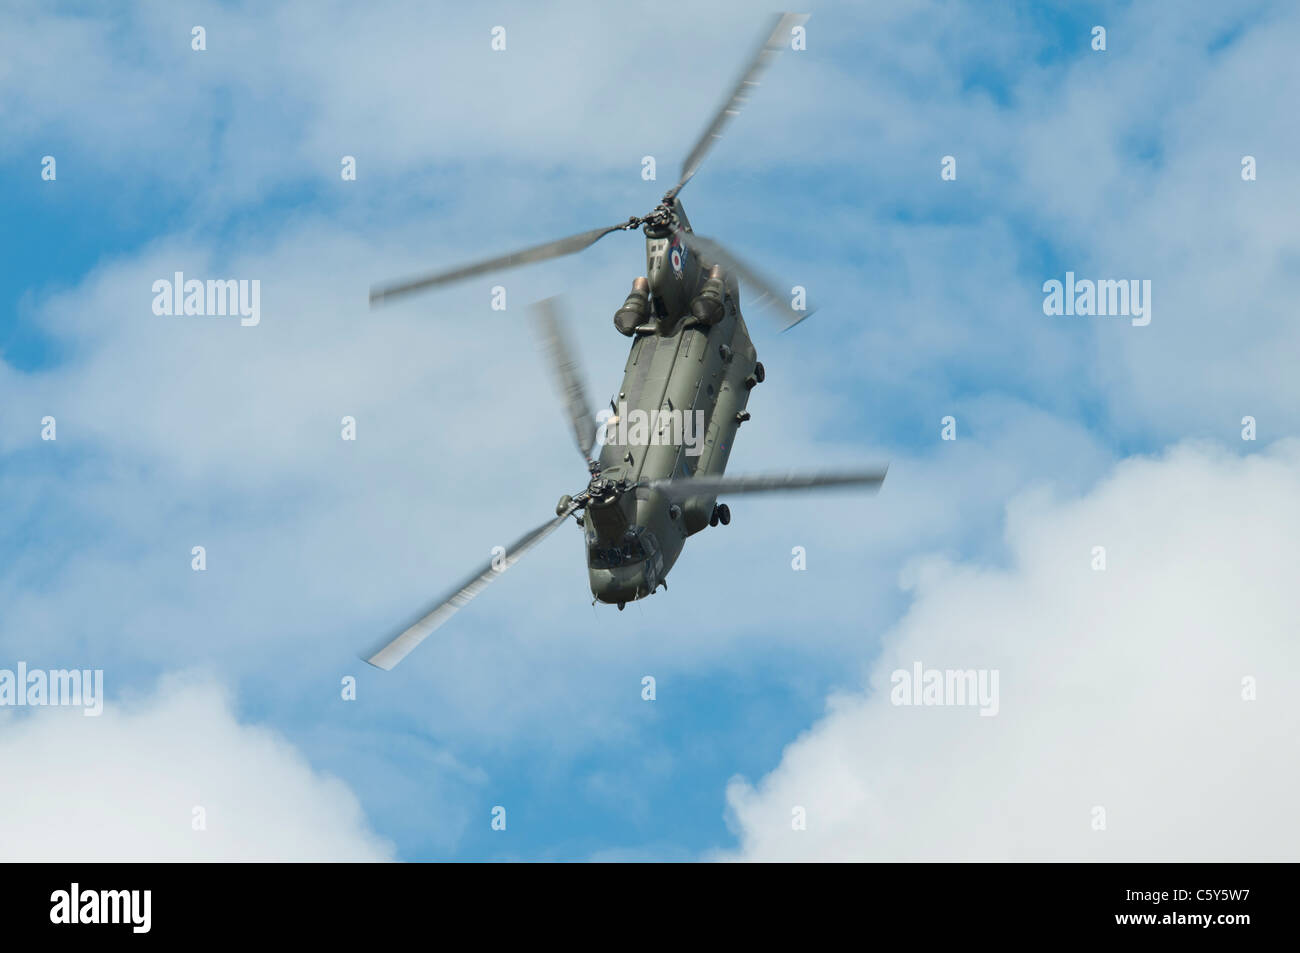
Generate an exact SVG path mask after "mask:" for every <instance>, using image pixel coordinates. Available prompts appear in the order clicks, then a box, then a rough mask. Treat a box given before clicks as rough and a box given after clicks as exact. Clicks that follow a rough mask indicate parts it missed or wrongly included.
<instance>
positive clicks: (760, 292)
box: [678, 231, 813, 331]
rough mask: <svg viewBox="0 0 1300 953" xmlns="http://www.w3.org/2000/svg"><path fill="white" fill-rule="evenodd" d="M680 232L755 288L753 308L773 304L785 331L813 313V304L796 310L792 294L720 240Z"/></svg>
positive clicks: (689, 245)
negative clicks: (728, 248)
mask: <svg viewBox="0 0 1300 953" xmlns="http://www.w3.org/2000/svg"><path fill="white" fill-rule="evenodd" d="M678 234H679V237H680V238H681V240H682V242H684V243H685V245H686V247H687V248H689V249H690V250H691V251H693V252H695V253H696V254H697V255H699V256H700V257H701V258H702V259H705V260H706V261H708V262H710V263H712V264H715V265H721V266H722V267H723V269H724V270H725V271H729V272H731V273H732V274H734V275H736V276H737V277H738V278H740V279H741V280H743V281H744V282H745V283H746V284H748V285H750V286H751V290H752V291H754V292H756V294H755V295H754V300H753V302H751V307H752V309H756V310H761V309H764V308H771V309H772V310H773V312H774V313H776V314H778V315H779V316H780V321H781V330H782V331H789V330H790V329H791V328H792V327H794V326H795V325H796V324H798V323H799V322H800V321H802V320H804V319H805V318H808V317H810V316H811V315H812V313H813V309H812V308H806V309H805V310H803V311H796V310H795V309H794V307H793V306H792V305H791V304H790V296H789V295H786V294H782V293H781V291H780V289H779V288H777V286H776V285H775V284H774V283H773V282H772V280H771V279H769V278H767V277H766V276H765V275H763V273H762V272H760V271H758V270H757V269H755V268H753V267H751V266H750V265H748V264H746V263H745V262H744V261H742V260H741V259H739V258H737V257H736V256H735V255H733V254H732V253H731V252H730V251H728V250H727V248H726V247H724V246H723V245H722V244H721V243H720V242H717V241H715V240H713V239H712V238H705V237H704V236H703V235H696V234H695V233H694V232H687V231H682V232H680V233H678Z"/></svg>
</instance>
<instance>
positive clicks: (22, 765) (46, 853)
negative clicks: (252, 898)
mask: <svg viewBox="0 0 1300 953" xmlns="http://www.w3.org/2000/svg"><path fill="white" fill-rule="evenodd" d="M0 763H3V764H4V765H5V775H6V783H5V784H4V785H0V859H3V860H6V861H71V862H82V861H187V860H202V861H288V860H295V861H326V860H330V861H376V860H388V859H391V857H392V856H393V848H392V845H390V844H388V843H386V842H385V841H383V840H382V839H380V838H379V837H377V836H376V835H375V834H374V833H373V832H372V831H371V830H370V828H369V825H368V823H367V821H366V819H365V817H364V815H363V814H362V811H361V806H360V804H359V802H358V801H357V799H356V797H355V796H354V795H353V794H352V792H351V791H350V790H349V789H348V787H347V786H346V785H345V784H344V783H343V782H341V781H339V780H337V779H335V778H331V777H328V776H325V775H322V774H319V773H317V772H316V771H314V770H313V769H312V767H311V765H309V764H308V762H307V760H306V758H304V757H303V756H302V755H301V754H300V753H299V752H298V750H297V749H296V748H294V746H293V745H292V744H290V743H289V742H288V741H286V740H285V739H284V738H283V737H282V736H281V735H279V734H277V733H276V732H274V731H270V730H268V729H266V728H262V727H258V726H255V725H248V724H241V723H240V722H239V721H238V720H237V718H236V717H235V714H234V712H233V711H232V710H231V706H230V701H229V699H228V698H227V697H226V695H225V693H224V692H223V690H222V689H221V688H220V687H219V686H218V685H217V684H216V683H214V682H212V681H210V680H204V679H198V678H191V677H178V676H173V677H169V678H167V679H164V681H163V682H162V683H161V684H160V685H159V687H158V689H157V691H156V693H154V694H152V695H151V696H149V697H147V698H141V699H139V700H137V701H135V702H125V703H116V704H115V703H113V702H112V701H111V700H110V702H109V704H108V705H107V706H106V707H105V709H104V712H103V714H102V715H101V716H99V717H97V718H96V717H86V716H85V715H84V714H83V713H82V711H81V710H80V709H75V708H74V709H54V708H46V709H33V710H32V711H31V712H24V713H22V714H16V713H13V712H7V713H5V715H4V716H3V717H2V718H0ZM196 808H197V809H201V810H202V812H203V813H202V815H201V816H202V818H203V821H204V824H205V829H203V830H195V829H194V828H195V818H196V816H199V815H196V813H195V810H196Z"/></svg>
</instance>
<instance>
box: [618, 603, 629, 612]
mask: <svg viewBox="0 0 1300 953" xmlns="http://www.w3.org/2000/svg"><path fill="white" fill-rule="evenodd" d="M625 605H627V603H626V602H620V603H619V604H618V611H619V612H622V611H623V607H624V606H625Z"/></svg>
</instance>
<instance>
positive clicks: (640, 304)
mask: <svg viewBox="0 0 1300 953" xmlns="http://www.w3.org/2000/svg"><path fill="white" fill-rule="evenodd" d="M649 314H650V282H648V281H646V279H644V278H638V279H636V281H634V282H632V293H631V294H629V295H628V296H627V300H626V301H624V302H623V307H621V308H619V309H618V310H617V311H615V312H614V327H616V328H618V332H619V334H622V335H625V336H626V337H631V336H632V335H633V334H635V333H636V329H637V328H638V327H640V326H641V325H643V324H645V323H646V318H647V317H648V316H649Z"/></svg>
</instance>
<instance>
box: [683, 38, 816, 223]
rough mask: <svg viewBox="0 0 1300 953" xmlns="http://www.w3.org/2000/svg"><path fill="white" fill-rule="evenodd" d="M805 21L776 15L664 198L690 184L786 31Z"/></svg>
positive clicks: (782, 44) (784, 41) (783, 41)
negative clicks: (765, 35)
mask: <svg viewBox="0 0 1300 953" xmlns="http://www.w3.org/2000/svg"><path fill="white" fill-rule="evenodd" d="M807 21H808V15H807V14H805V13H782V14H778V15H777V16H776V17H775V18H774V19H773V21H772V28H771V30H770V31H769V32H768V35H767V38H766V39H765V40H763V43H762V45H761V46H759V48H758V49H757V50H755V51H754V55H753V56H751V57H750V59H749V63H747V64H746V66H745V71H744V72H743V73H741V74H740V79H738V80H737V81H736V85H735V86H734V87H733V88H732V90H731V95H730V96H728V97H727V98H726V100H724V101H723V103H722V105H721V107H719V109H718V111H717V112H716V113H714V115H713V120H712V121H711V122H710V123H709V124H708V125H707V126H706V127H705V128H704V132H703V134H702V135H701V136H700V138H699V139H698V140H697V141H696V143H695V147H694V148H693V149H691V151H690V154H689V155H688V156H687V157H686V161H685V162H683V163H682V177H681V179H679V180H678V182H677V184H676V185H674V186H673V187H672V189H671V190H670V191H669V193H668V196H669V197H670V198H671V197H673V196H675V195H676V194H677V193H678V192H680V191H681V190H682V187H683V186H684V185H686V183H687V182H689V181H690V180H691V177H692V176H694V175H695V171H696V170H697V169H698V168H699V167H700V163H701V162H703V161H704V157H705V156H706V155H707V154H708V152H709V149H711V148H712V147H713V144H714V143H715V142H717V141H718V140H719V139H721V138H722V130H723V128H724V127H725V126H726V125H727V123H728V122H729V121H730V120H731V118H732V117H733V116H735V115H736V114H738V113H739V112H740V110H741V108H742V107H743V106H744V105H745V104H746V103H747V102H749V97H750V96H751V95H752V94H753V92H754V90H755V89H756V88H757V87H758V79H759V77H760V76H761V75H762V74H763V71H764V70H765V69H767V67H768V66H769V65H771V63H772V60H774V59H776V54H777V53H780V52H781V50H783V49H785V47H786V46H787V44H789V42H790V31H791V30H793V29H794V28H795V27H796V26H802V25H803V24H804V23H806V22H807Z"/></svg>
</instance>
